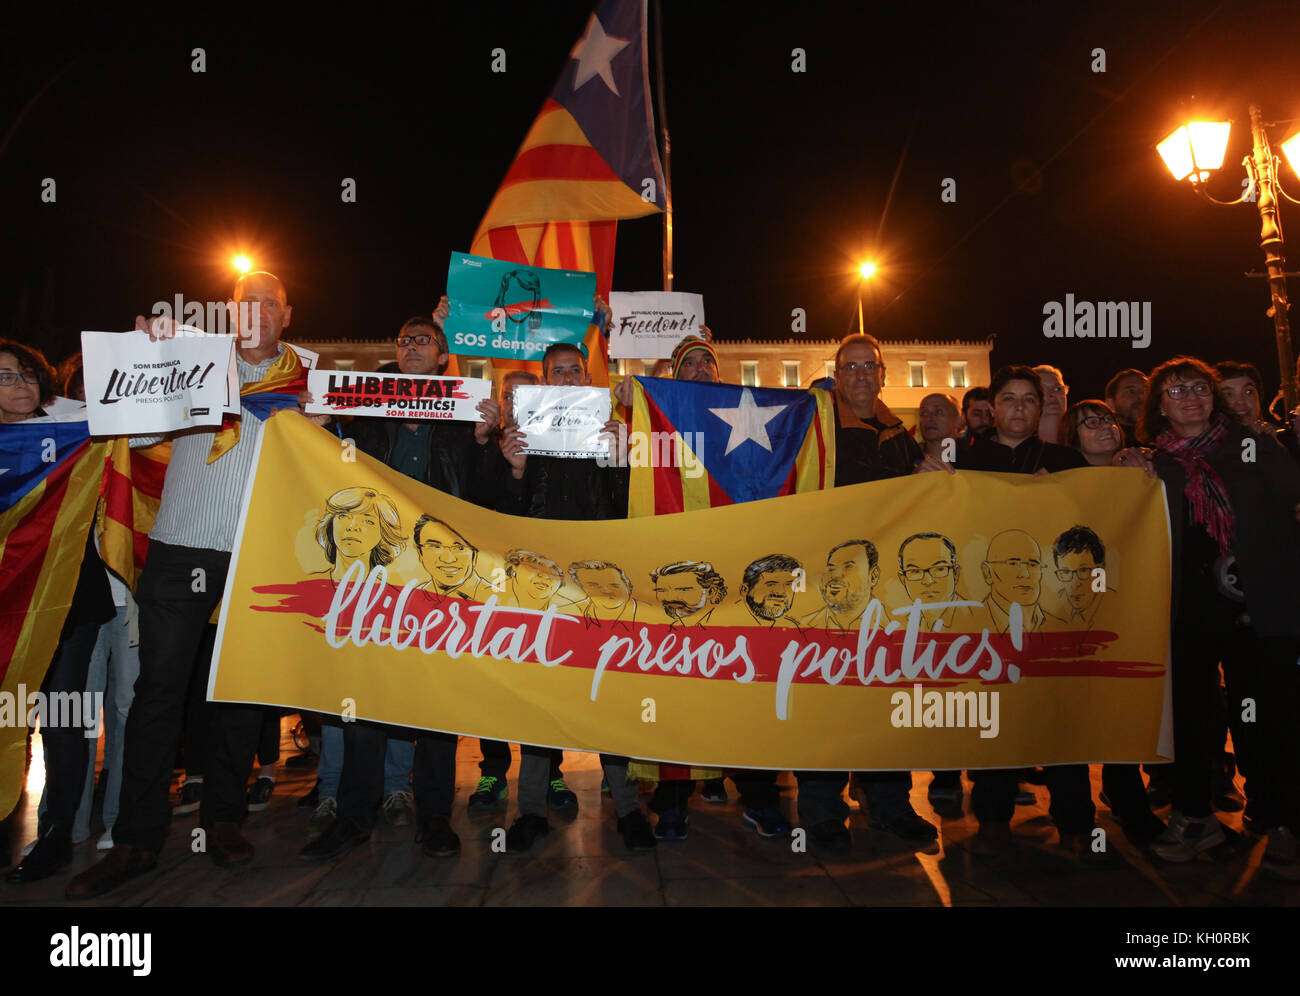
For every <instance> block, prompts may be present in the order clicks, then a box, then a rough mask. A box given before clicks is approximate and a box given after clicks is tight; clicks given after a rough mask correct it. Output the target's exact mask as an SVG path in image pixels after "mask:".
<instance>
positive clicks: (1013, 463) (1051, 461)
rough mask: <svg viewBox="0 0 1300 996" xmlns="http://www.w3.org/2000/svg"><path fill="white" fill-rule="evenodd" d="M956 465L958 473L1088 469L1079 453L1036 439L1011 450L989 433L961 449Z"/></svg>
mask: <svg viewBox="0 0 1300 996" xmlns="http://www.w3.org/2000/svg"><path fill="white" fill-rule="evenodd" d="M955 466H956V467H957V469H958V470H994V471H999V472H1001V473H1003V474H1034V473H1037V472H1038V471H1039V470H1046V471H1047V472H1048V473H1050V474H1055V473H1057V472H1058V471H1062V470H1073V469H1074V468H1076V467H1086V466H1088V461H1087V460H1085V459H1084V458H1083V454H1082V453H1080V452H1079V451H1078V450H1075V449H1071V448H1070V447H1069V446H1061V445H1059V444H1057V443H1045V442H1043V441H1042V440H1041V439H1039V438H1038V437H1037V436H1030V437H1029V438H1028V439H1026V440H1025V441H1024V442H1023V443H1021V444H1020V445H1019V446H1017V447H1016V448H1015V449H1012V448H1011V447H1010V446H1004V445H1003V444H1002V443H999V442H998V441H997V438H996V437H995V436H994V435H993V434H992V433H990V434H989V435H986V436H979V437H978V438H976V439H975V441H974V442H973V443H971V445H970V446H965V447H960V446H959V447H958V448H957V461H956V464H955Z"/></svg>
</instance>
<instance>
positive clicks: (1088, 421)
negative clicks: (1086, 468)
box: [1064, 399, 1124, 467]
mask: <svg viewBox="0 0 1300 996" xmlns="http://www.w3.org/2000/svg"><path fill="white" fill-rule="evenodd" d="M1064 421H1065V430H1064V431H1065V435H1064V439H1065V445H1066V446H1069V447H1071V448H1073V449H1076V450H1078V451H1079V452H1080V453H1081V454H1082V455H1083V458H1084V459H1085V460H1087V461H1088V463H1089V464H1090V465H1091V466H1093V467H1109V466H1111V464H1113V463H1114V462H1115V456H1116V454H1118V453H1119V451H1120V450H1121V449H1123V448H1124V446H1123V444H1124V440H1123V437H1122V436H1121V434H1120V428H1119V421H1118V419H1117V418H1116V416H1115V413H1114V412H1113V411H1112V410H1111V407H1110V405H1108V404H1106V402H1104V401H1097V400H1096V399H1088V400H1086V401H1077V402H1075V403H1074V404H1072V405H1071V406H1070V408H1069V411H1067V412H1066V413H1065V420H1064Z"/></svg>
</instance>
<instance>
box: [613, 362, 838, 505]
mask: <svg viewBox="0 0 1300 996" xmlns="http://www.w3.org/2000/svg"><path fill="white" fill-rule="evenodd" d="M632 379H633V382H634V385H635V388H634V391H633V400H632V423H631V429H632V434H631V435H630V436H629V439H630V441H631V444H630V446H629V452H628V459H629V463H630V465H631V481H630V484H629V494H628V516H629V517H635V516H641V515H664V514H667V513H670V512H690V511H694V510H696V509H701V508H712V507H716V506H718V505H738V504H740V503H741V502H747V501H757V500H758V499H760V498H776V497H778V496H780V495H790V494H796V493H799V492H804V491H820V490H822V489H823V488H828V487H830V486H832V485H833V484H834V482H835V421H834V405H833V404H832V402H831V396H830V395H829V394H828V393H827V392H825V391H823V390H820V389H819V388H810V389H808V390H800V389H794V388H772V387H766V388H765V387H740V386H737V385H735V384H713V383H704V382H700V381H681V380H666V379H663V378H658V377H634V378H632Z"/></svg>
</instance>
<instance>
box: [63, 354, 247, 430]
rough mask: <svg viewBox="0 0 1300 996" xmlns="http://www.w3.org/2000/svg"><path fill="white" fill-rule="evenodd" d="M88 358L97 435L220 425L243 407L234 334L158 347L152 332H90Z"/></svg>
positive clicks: (89, 407)
mask: <svg viewBox="0 0 1300 996" xmlns="http://www.w3.org/2000/svg"><path fill="white" fill-rule="evenodd" d="M81 353H82V360H83V363H84V370H85V384H86V413H87V416H88V421H89V422H90V434H91V435H92V436H121V435H146V434H150V433H158V432H174V431H176V430H178V429H193V428H195V427H197V426H205V425H220V424H221V417H222V414H223V413H224V412H225V410H226V408H227V406H228V405H230V404H231V403H232V402H233V403H235V404H236V405H237V404H238V399H237V396H236V397H234V398H232V397H230V394H229V391H230V373H231V369H232V368H233V367H234V364H235V340H234V338H233V337H231V336H224V335H185V336H178V337H176V338H174V339H164V340H162V341H161V342H150V341H149V335H148V333H145V332H83V333H81ZM236 383H238V381H236Z"/></svg>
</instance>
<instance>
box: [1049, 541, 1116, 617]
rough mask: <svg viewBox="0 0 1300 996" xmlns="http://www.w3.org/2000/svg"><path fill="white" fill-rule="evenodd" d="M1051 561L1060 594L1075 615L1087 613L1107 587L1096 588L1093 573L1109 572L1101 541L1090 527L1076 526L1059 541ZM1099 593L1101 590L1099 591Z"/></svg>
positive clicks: (1053, 545) (1100, 585) (1055, 545)
mask: <svg viewBox="0 0 1300 996" xmlns="http://www.w3.org/2000/svg"><path fill="white" fill-rule="evenodd" d="M1052 560H1053V561H1054V562H1055V564H1056V579H1057V581H1059V582H1060V583H1061V585H1062V588H1061V594H1062V596H1063V598H1064V599H1065V601H1067V602H1069V603H1070V610H1071V611H1072V612H1076V613H1079V612H1086V611H1087V610H1088V609H1089V608H1090V607H1091V606H1092V603H1093V602H1095V601H1096V600H1097V599H1098V598H1099V597H1100V596H1101V595H1102V593H1103V592H1104V591H1105V590H1106V586H1105V584H1096V583H1095V581H1096V580H1097V579H1096V578H1094V577H1093V572H1094V571H1095V570H1097V569H1098V568H1101V569H1102V570H1103V571H1104V570H1105V568H1106V547H1105V546H1103V545H1102V542H1101V537H1100V536H1098V535H1097V534H1096V533H1095V532H1093V531H1092V530H1091V529H1089V528H1088V527H1087V526H1074V527H1073V528H1071V529H1067V530H1066V531H1065V532H1063V533H1061V535H1060V536H1058V537H1056V542H1055V543H1053V544H1052ZM1098 589H1101V590H1100V591H1099V590H1098Z"/></svg>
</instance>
